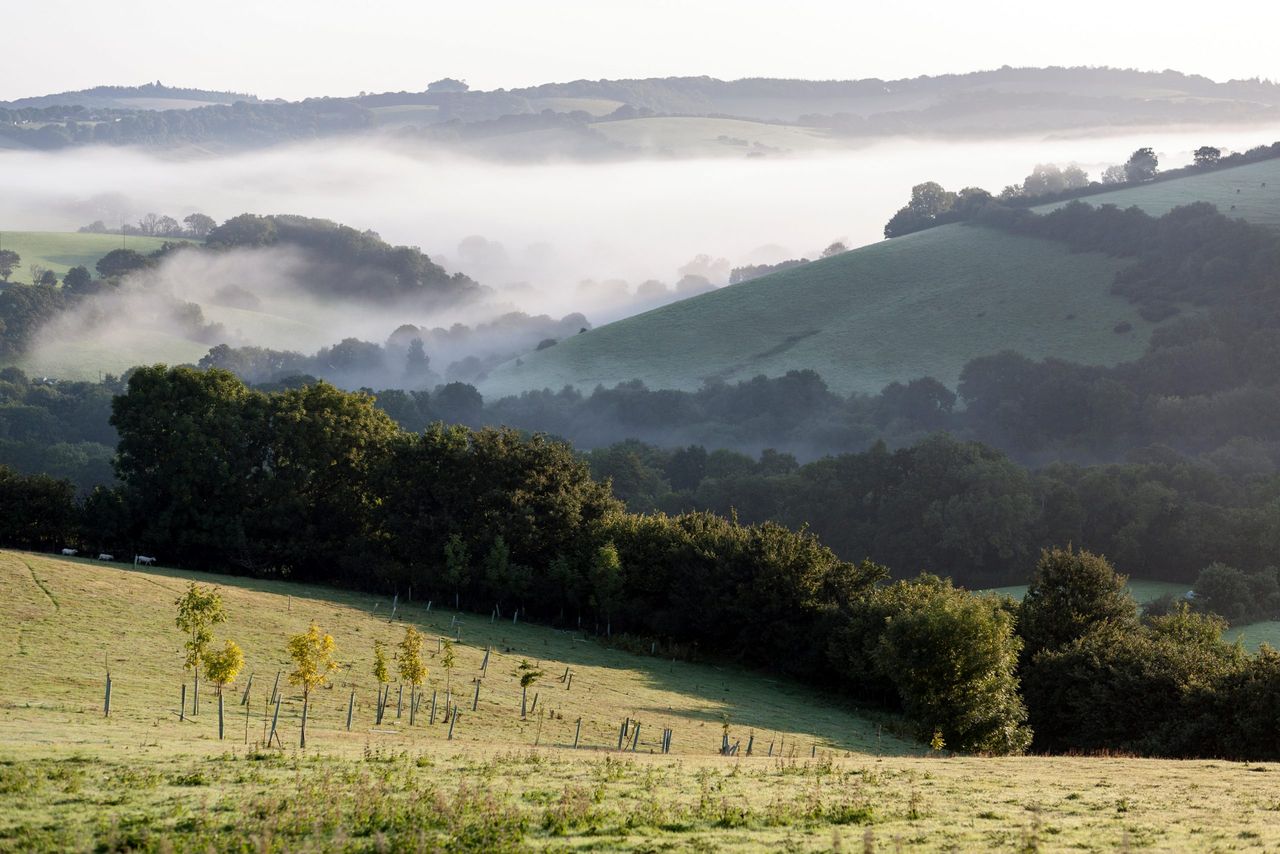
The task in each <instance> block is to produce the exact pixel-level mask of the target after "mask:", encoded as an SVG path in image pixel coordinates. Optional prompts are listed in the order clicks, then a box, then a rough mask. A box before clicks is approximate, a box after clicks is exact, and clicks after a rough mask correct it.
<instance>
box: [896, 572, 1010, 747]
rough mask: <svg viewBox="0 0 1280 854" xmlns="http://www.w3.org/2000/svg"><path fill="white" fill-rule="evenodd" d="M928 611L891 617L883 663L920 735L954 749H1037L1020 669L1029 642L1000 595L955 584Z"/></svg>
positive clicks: (916, 610) (937, 594)
mask: <svg viewBox="0 0 1280 854" xmlns="http://www.w3.org/2000/svg"><path fill="white" fill-rule="evenodd" d="M935 590H936V592H935V595H933V596H931V597H929V599H928V600H927V601H926V602H925V603H924V605H923V606H922V607H919V608H914V609H910V610H906V611H904V612H902V613H900V614H898V615H896V616H892V617H890V618H889V620H888V623H887V625H886V627H885V632H884V636H883V637H882V638H881V640H880V643H879V645H878V647H877V649H876V665H877V668H878V669H879V671H880V673H881V675H882V676H884V677H886V678H888V679H890V680H891V681H892V682H893V684H894V686H895V687H896V688H897V691H898V695H899V697H900V698H901V700H902V707H903V710H904V711H905V712H906V714H907V716H908V717H909V718H910V719H911V720H912V722H913V724H914V725H915V729H916V735H917V736H918V737H919V738H921V739H922V740H923V739H928V738H929V736H930V734H933V733H936V732H939V731H940V732H941V733H942V737H943V739H944V740H945V741H946V743H947V744H950V745H953V746H955V747H958V748H960V749H962V750H977V751H983V752H987V753H999V754H1007V753H1022V752H1023V751H1025V750H1026V749H1027V747H1028V746H1029V745H1030V744H1031V731H1030V730H1029V729H1028V728H1027V727H1026V720H1027V710H1026V707H1025V706H1024V705H1023V702H1022V698H1021V697H1020V696H1019V694H1018V680H1017V677H1016V676H1015V673H1014V671H1015V669H1016V667H1017V662H1018V650H1019V648H1020V647H1021V642H1020V641H1019V640H1018V638H1017V636H1016V635H1015V634H1014V632H1013V618H1012V616H1011V615H1010V614H1009V613H1007V612H1006V611H1005V610H1004V609H1003V608H1002V607H1001V603H1000V602H999V601H998V600H996V599H993V598H989V597H979V596H973V595H970V594H968V593H966V592H964V591H962V590H956V589H955V588H952V587H950V586H946V587H939V588H935Z"/></svg>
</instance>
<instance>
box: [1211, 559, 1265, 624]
mask: <svg viewBox="0 0 1280 854" xmlns="http://www.w3.org/2000/svg"><path fill="white" fill-rule="evenodd" d="M1194 593H1195V596H1194V597H1193V598H1194V604H1195V607H1196V610H1199V611H1204V612H1206V613H1210V614H1217V615H1218V616H1220V617H1222V618H1223V619H1225V620H1226V621H1227V622H1228V623H1232V624H1242V623H1253V622H1257V621H1259V620H1270V619H1274V618H1276V617H1277V616H1280V579H1277V577H1276V568H1275V567H1266V568H1264V569H1261V570H1258V571H1257V572H1252V573H1246V572H1243V571H1242V570H1239V569H1236V568H1235V567H1234V566H1227V565H1226V564H1223V563H1212V564H1210V565H1209V566H1207V567H1205V569H1204V570H1203V571H1202V572H1201V573H1200V577H1199V578H1197V579H1196V584H1195V588H1194Z"/></svg>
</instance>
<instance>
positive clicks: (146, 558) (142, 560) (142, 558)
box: [133, 555, 156, 566]
mask: <svg viewBox="0 0 1280 854" xmlns="http://www.w3.org/2000/svg"><path fill="white" fill-rule="evenodd" d="M155 562H156V559H155V558H153V557H151V556H150V555H134V557H133V565H134V566H138V565H139V564H141V565H142V566H154V565H155Z"/></svg>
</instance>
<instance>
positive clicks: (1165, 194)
mask: <svg viewBox="0 0 1280 854" xmlns="http://www.w3.org/2000/svg"><path fill="white" fill-rule="evenodd" d="M1263 184H1266V186H1265V187H1264V186H1262V185H1263ZM1083 201H1086V202H1088V203H1089V204H1091V205H1100V204H1113V205H1119V206H1120V207H1122V208H1126V207H1129V206H1131V205H1137V206H1138V207H1140V208H1142V209H1143V210H1145V211H1147V212H1149V213H1152V214H1157V215H1158V214H1164V213H1168V212H1169V211H1171V210H1173V209H1174V208H1176V207H1178V206H1179V205H1186V204H1190V203H1191V202H1210V203H1212V204H1214V205H1217V207H1218V210H1220V211H1222V212H1223V213H1224V214H1227V215H1228V216H1238V217H1241V218H1243V219H1247V220H1249V221H1250V222H1256V223H1260V224H1262V225H1280V159H1275V160H1264V161H1262V162H1261V163H1250V164H1248V165H1246V166H1235V167H1232V168H1228V169H1216V170H1213V171H1210V172H1205V173H1203V174H1200V175H1192V176H1190V177H1187V178H1178V179H1176V180H1172V181H1158V182H1156V183H1154V184H1146V185H1143V186H1141V187H1134V188H1132V189H1128V190H1116V191H1115V192H1111V193H1103V194H1101V195H1097V196H1086V197H1085V198H1084V199H1083ZM1233 205H1234V206H1235V209H1234V210H1232V206H1233ZM1054 207H1058V205H1048V206H1046V207H1044V208H1038V209H1037V210H1041V211H1043V210H1050V209H1052V208H1054Z"/></svg>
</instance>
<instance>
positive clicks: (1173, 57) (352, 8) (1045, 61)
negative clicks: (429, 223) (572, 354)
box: [0, 0, 1280, 100]
mask: <svg viewBox="0 0 1280 854" xmlns="http://www.w3.org/2000/svg"><path fill="white" fill-rule="evenodd" d="M4 6H5V7H6V8H5V9H4V12H3V15H2V16H0V18H2V20H3V31H4V33H5V36H6V38H5V40H4V42H5V43H4V48H3V50H0V100H9V99H13V98H19V97H23V96H28V95H38V94H46V93H50V92H58V91H63V90H68V89H80V88H86V87H89V86H93V85H98V84H108V83H109V84H137V83H142V82H146V81H153V80H157V79H158V80H161V81H162V82H164V83H166V84H168V85H182V86H194V87H200V88H208V89H231V90H236V91H246V92H250V93H253V94H256V95H259V96H261V97H284V98H290V99H295V98H301V97H306V96H312V95H350V94H354V93H356V92H359V91H361V90H365V91H370V92H382V91H397V90H401V89H404V90H410V91H420V90H422V89H425V88H426V84H427V83H429V82H430V81H432V80H435V79H437V78H440V77H445V76H451V77H459V78H463V79H465V80H466V81H467V82H468V83H470V84H471V85H472V86H473V87H475V88H484V89H489V88H497V87H505V88H511V87H518V86H525V85H531V84H536V83H542V82H549V81H566V80H575V79H579V78H588V79H598V78H617V77H663V76H668V75H700V74H706V75H710V76H713V77H720V78H725V79H732V78H739V77H798V78H809V79H851V78H860V77H881V78H897V77H912V76H916V75H920V74H939V73H947V72H962V71H970V70H977V69H986V68H995V67H999V66H1001V65H1006V64H1008V65H1015V66H1022V65H1036V66H1041V65H1112V66H1121V67H1133V68H1140V69H1145V70H1160V69H1165V68H1174V69H1177V70H1180V71H1185V72H1188V73H1197V74H1203V75H1205V76H1208V77H1212V78H1214V79H1216V80H1225V79H1229V78H1233V77H1234V78H1239V77H1263V78H1270V79H1280V49H1278V47H1277V38H1278V36H1277V32H1278V31H1280V3H1276V2H1275V0H1270V2H1267V0H1244V1H1243V2H1235V3H1231V4H1222V5H1219V6H1205V5H1204V4H1202V3H1197V4H1194V5H1193V4H1190V3H1181V2H1179V3H1171V4H1148V3H1136V2H1128V0H1120V2H1115V0H1077V2H1072V3H1062V4H1047V3H1041V2H1036V0H1021V2H1005V0H967V2H966V0H946V1H945V2H935V0H917V2H907V3H892V2H877V3H866V2H856V0H855V2H851V1H850V0H830V2H828V0H790V2H784V3H780V2H777V0H765V2H760V0H471V2H467V0H461V2H457V0H455V2H450V3H441V2H439V0H364V2H351V0H345V2H335V0H252V2H250V0H223V2H213V3H210V2H203V3H176V4H167V3H156V2H154V0H150V2H145V3H144V2H140V0H113V2H102V0H93V2H87V0H36V2H7V0H6V2H5V3H4Z"/></svg>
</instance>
